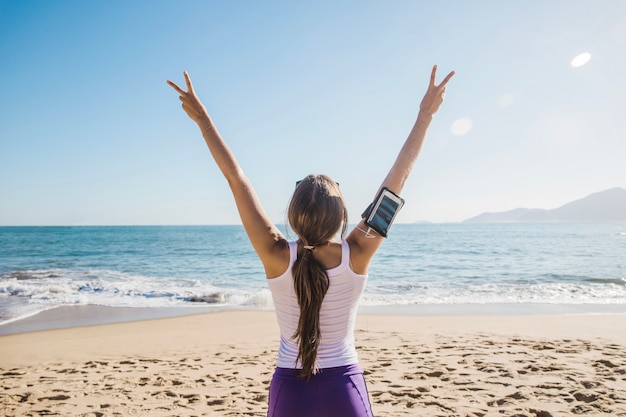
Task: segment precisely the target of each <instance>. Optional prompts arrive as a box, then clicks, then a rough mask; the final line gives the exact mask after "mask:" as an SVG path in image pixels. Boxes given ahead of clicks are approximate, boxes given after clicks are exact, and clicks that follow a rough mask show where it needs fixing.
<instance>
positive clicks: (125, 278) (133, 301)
mask: <svg viewBox="0 0 626 417" xmlns="http://www.w3.org/2000/svg"><path fill="white" fill-rule="evenodd" d="M500 303H514V304H517V303H546V304H626V285H625V281H624V279H611V278H607V279H598V278H587V279H581V278H580V277H578V279H563V277H561V279H559V280H550V281H548V282H546V281H545V277H544V280H543V281H536V282H533V281H529V280H524V279H521V280H514V279H509V280H503V281H500V282H497V283H494V282H485V281H484V280H471V279H466V280H456V281H450V282H447V281H418V280H411V281H391V280H385V281H379V280H370V282H369V283H368V286H367V288H366V290H365V293H364V295H363V297H362V300H361V304H362V305H365V306H387V305H427V304H500ZM64 305H102V306H110V307H190V308H191V307H198V306H207V305H211V306H216V307H219V306H227V307H238V306H240V307H246V308H255V309H272V308H273V302H272V297H271V294H270V291H269V289H268V288H267V286H266V284H265V282H264V280H257V281H255V283H251V282H246V283H245V284H243V285H242V284H241V283H240V284H239V285H234V284H232V283H228V282H227V281H220V282H219V283H216V282H213V283H210V282H208V281H203V280H200V279H182V278H177V277H170V278H167V277H152V276H144V275H137V274H131V273H126V272H120V271H114V270H106V269H102V270H100V269H94V270H68V269H39V270H20V271H11V272H6V273H3V274H0V306H2V307H1V308H0V323H3V322H8V321H12V320H14V319H15V318H16V317H25V316H28V315H32V314H35V313H37V312H39V311H43V310H47V309H50V308H53V307H57V306H64Z"/></svg>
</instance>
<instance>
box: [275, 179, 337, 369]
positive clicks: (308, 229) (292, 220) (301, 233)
mask: <svg viewBox="0 0 626 417" xmlns="http://www.w3.org/2000/svg"><path fill="white" fill-rule="evenodd" d="M287 216H288V220H289V225H290V226H291V229H292V230H293V231H294V232H295V233H296V234H297V235H298V238H299V239H300V243H301V244H302V246H303V247H304V246H306V247H308V249H306V248H305V249H304V250H303V251H302V253H301V255H298V258H297V259H296V261H295V263H294V264H293V268H292V275H293V281H294V289H295V292H296V297H297V298H298V305H299V306H300V318H299V320H298V328H297V329H296V333H295V334H294V335H293V337H294V339H296V340H297V341H298V358H297V359H296V360H298V359H300V360H301V361H302V372H301V374H300V376H301V377H303V378H307V379H308V378H310V376H311V374H314V373H315V360H316V358H317V348H318V347H319V344H320V339H321V330H320V310H321V307H322V301H324V296H325V295H326V292H327V291H328V287H329V285H330V281H329V279H328V274H327V273H326V269H325V268H324V266H323V265H322V264H321V263H320V262H319V261H318V260H317V259H315V256H313V251H314V249H312V248H311V247H317V246H320V245H323V244H326V243H327V242H329V241H330V240H331V239H332V238H333V237H335V235H336V234H337V232H338V231H339V229H340V228H341V237H342V238H344V237H345V234H346V230H347V225H348V212H347V210H346V206H345V204H344V201H343V197H342V195H341V191H340V190H339V186H338V185H337V183H335V182H334V181H333V180H332V179H330V177H328V176H326V175H309V176H307V177H306V178H304V179H303V180H302V181H300V183H299V184H298V185H297V187H296V190H295V192H294V194H293V197H292V198H291V202H290V203H289V209H288V213H287Z"/></svg>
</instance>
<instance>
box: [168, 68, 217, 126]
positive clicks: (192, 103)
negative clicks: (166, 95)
mask: <svg viewBox="0 0 626 417" xmlns="http://www.w3.org/2000/svg"><path fill="white" fill-rule="evenodd" d="M183 74H184V76H185V82H186V83H187V91H185V90H183V89H182V88H180V87H179V86H178V85H176V83H175V82H173V81H170V80H167V83H168V84H169V85H170V86H172V88H173V89H174V90H176V92H177V93H178V94H180V97H179V98H180V101H182V103H183V110H185V113H187V115H189V117H190V118H191V119H192V120H193V121H194V122H196V123H198V124H201V123H203V122H204V121H206V120H207V119H210V118H209V114H208V113H207V111H206V108H205V107H204V105H203V104H202V102H200V99H199V98H198V96H197V95H196V92H195V91H194V89H193V85H192V84H191V79H190V78H189V74H187V71H185V72H184V73H183Z"/></svg>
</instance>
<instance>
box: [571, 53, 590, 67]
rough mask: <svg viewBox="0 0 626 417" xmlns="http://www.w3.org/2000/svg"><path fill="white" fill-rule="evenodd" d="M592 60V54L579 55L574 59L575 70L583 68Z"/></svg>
mask: <svg viewBox="0 0 626 417" xmlns="http://www.w3.org/2000/svg"><path fill="white" fill-rule="evenodd" d="M590 59H591V54H590V53H589V52H583V53H582V54H578V55H576V56H575V57H574V59H572V62H571V65H572V67H574V68H578V67H582V66H583V65H585V64H586V63H587V62H589V60H590Z"/></svg>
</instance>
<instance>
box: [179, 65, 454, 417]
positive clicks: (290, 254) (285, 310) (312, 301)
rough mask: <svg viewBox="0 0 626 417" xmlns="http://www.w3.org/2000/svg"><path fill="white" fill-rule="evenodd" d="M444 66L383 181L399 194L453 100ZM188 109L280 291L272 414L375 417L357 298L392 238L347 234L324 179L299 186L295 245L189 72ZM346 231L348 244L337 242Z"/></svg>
mask: <svg viewBox="0 0 626 417" xmlns="http://www.w3.org/2000/svg"><path fill="white" fill-rule="evenodd" d="M436 72H437V66H434V67H433V69H432V73H431V76H430V83H429V85H428V89H427V91H426V94H425V95H424V98H423V99H422V102H421V104H420V110H419V114H418V117H417V120H416V122H415V125H414V126H413V129H412V130H411V132H410V134H409V136H408V138H407V140H406V142H405V143H404V145H403V147H402V149H401V150H400V153H399V155H398V157H397V158H396V161H395V162H394V164H393V166H392V167H391V169H390V171H389V173H388V174H387V177H386V178H385V179H384V181H383V182H382V184H381V188H382V187H387V188H388V189H389V190H391V191H392V192H395V193H396V194H399V193H400V192H401V191H402V188H403V186H404V183H405V181H406V179H407V178H408V176H409V174H410V173H411V170H412V168H413V165H414V164H415V161H416V159H417V157H418V155H419V152H420V149H421V147H422V143H423V142H424V138H425V136H426V131H427V129H428V126H429V125H430V122H431V120H432V117H433V115H434V114H435V113H436V112H437V110H438V109H439V106H440V105H441V103H442V102H443V98H444V95H445V90H446V84H447V83H448V81H449V80H450V78H452V76H453V75H454V72H451V73H450V74H448V75H447V76H446V78H445V79H444V80H443V81H442V82H441V83H440V84H439V85H437V84H435V76H436ZM184 76H185V81H186V84H187V91H185V90H183V89H182V88H180V87H179V86H178V85H176V84H175V83H174V82H172V81H169V80H168V81H167V82H168V84H169V85H170V86H172V88H174V90H176V91H177V92H178V94H180V100H181V101H182V103H183V104H182V106H183V110H184V111H185V112H186V113H187V114H188V115H189V117H190V118H191V119H192V120H193V121H195V122H196V123H197V124H198V127H199V128H200V131H201V132H202V135H203V137H204V139H205V141H206V143H207V145H208V147H209V150H210V151H211V154H212V155H213V158H214V159H215V162H216V163H217V165H218V167H219V168H220V170H221V171H222V173H223V174H224V177H225V178H226V180H227V181H228V184H229V186H230V189H231V191H232V193H233V196H234V198H235V203H236V205H237V209H238V210H239V215H240V217H241V221H242V223H243V226H244V228H245V230H246V232H247V234H248V237H249V238H250V241H251V243H252V246H253V247H254V250H255V251H256V253H257V254H258V256H259V258H260V259H261V262H262V263H263V267H264V269H265V274H266V277H267V281H268V284H269V287H270V290H271V292H272V298H273V300H274V305H275V308H276V315H277V318H278V324H279V328H280V334H281V340H280V347H279V351H278V360H277V367H276V370H275V373H274V376H273V377H272V382H271V384H270V394H269V411H268V416H269V417H286V416H299V417H308V416H311V417H313V416H319V417H321V416H324V417H334V416H337V417H349V416H355V417H365V416H371V415H372V411H371V406H370V403H369V399H368V394H367V389H366V386H365V380H364V378H363V372H362V371H361V369H360V368H359V365H358V359H357V353H356V350H355V347H354V322H355V318H356V310H357V302H358V299H359V297H360V295H361V293H362V291H363V288H364V286H365V280H366V278H367V270H368V266H369V264H370V261H371V260H372V258H373V256H374V254H375V252H376V251H377V250H378V248H379V247H380V245H381V243H382V242H383V237H382V236H379V235H377V234H376V233H375V232H373V231H372V230H371V229H369V228H368V227H367V226H366V225H365V223H364V222H365V220H363V219H362V220H361V222H360V223H359V224H358V225H357V226H356V227H355V228H354V230H352V231H351V232H350V234H348V235H347V236H346V231H347V224H348V215H347V210H346V207H345V204H344V201H343V198H342V196H341V191H340V190H339V186H338V184H336V183H335V182H334V181H333V180H331V179H330V178H329V177H327V176H324V175H309V176H307V177H306V178H304V179H303V180H302V181H298V183H297V185H296V189H295V191H294V194H293V196H292V198H291V202H290V204H289V209H288V220H289V224H290V226H291V228H292V229H293V231H294V232H295V233H296V235H297V236H298V240H297V241H295V242H289V241H287V239H285V237H284V236H283V234H282V233H281V232H280V231H279V230H278V228H277V227H276V226H275V225H274V224H273V223H272V222H271V221H270V219H269V218H268V216H267V214H266V213H265V211H264V210H263V207H262V206H261V203H260V202H259V199H258V197H257V195H256V193H255V191H254V189H253V187H252V185H251V183H250V181H249V180H248V178H247V177H246V176H245V174H244V172H243V170H242V169H241V167H240V166H239V164H238V162H237V160H236V159H235V156H234V155H233V154H232V152H231V151H230V149H229V148H228V146H227V145H226V143H225V142H224V140H223V139H222V137H221V136H220V134H219V132H218V131H217V128H216V127H215V125H214V124H213V121H212V120H211V117H210V116H209V114H208V113H207V111H206V109H205V107H204V105H203V104H202V103H201V102H200V99H199V98H198V96H196V94H195V92H194V89H193V86H192V84H191V79H190V78H189V75H188V74H187V72H185V73H184ZM338 234H340V236H341V239H340V241H337V240H335V238H336V236H337V235H338Z"/></svg>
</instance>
